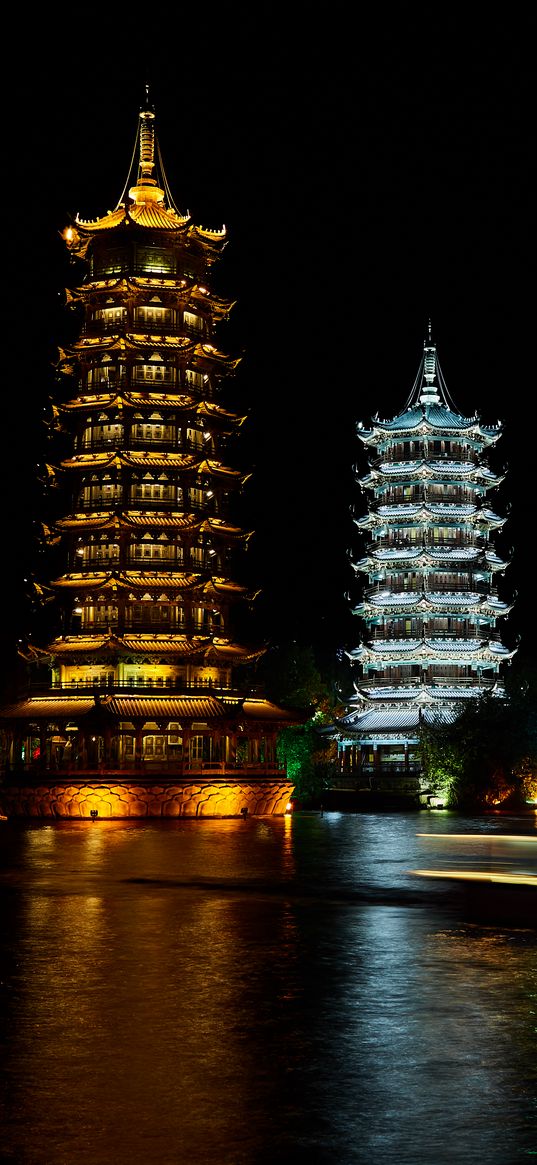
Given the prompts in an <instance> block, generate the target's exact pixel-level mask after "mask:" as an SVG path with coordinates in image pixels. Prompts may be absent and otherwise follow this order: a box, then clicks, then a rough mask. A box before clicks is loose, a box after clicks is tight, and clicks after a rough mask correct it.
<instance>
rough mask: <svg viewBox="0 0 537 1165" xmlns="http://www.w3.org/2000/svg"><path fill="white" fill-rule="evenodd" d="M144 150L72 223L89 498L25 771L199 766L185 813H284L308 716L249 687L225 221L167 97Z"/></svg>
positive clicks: (63, 467) (67, 538) (80, 465)
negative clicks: (290, 734)
mask: <svg viewBox="0 0 537 1165" xmlns="http://www.w3.org/2000/svg"><path fill="white" fill-rule="evenodd" d="M135 159H137V161H135V162H134V164H133V168H132V170H131V173H130V174H129V178H128V180H127V184H126V187H125V190H124V192H123V194H122V196H121V199H120V201H119V203H118V205H117V207H116V209H115V210H114V211H112V212H109V213H108V214H107V215H105V216H104V217H103V218H99V219H97V220H95V221H92V222H88V221H82V220H80V219H79V218H77V219H76V220H75V221H74V222H73V224H72V226H70V227H68V228H67V229H66V230H65V232H64V239H65V242H66V245H67V247H68V249H69V251H70V253H71V256H72V258H73V261H74V264H75V270H76V271H77V272H78V271H81V272H83V279H82V281H81V283H80V285H79V286H77V287H76V288H75V289H72V290H71V291H69V292H68V293H67V294H68V302H69V304H70V305H71V307H72V309H73V310H74V311H75V312H76V313H77V315H78V318H79V319H80V322H81V333H80V336H79V339H78V340H77V341H76V342H75V343H73V345H72V347H71V348H70V349H69V350H66V351H62V352H61V353H60V362H59V372H60V374H61V379H62V380H63V383H64V386H65V387H64V391H63V392H62V403H59V404H58V405H57V406H56V407H55V415H56V422H57V425H58V427H59V428H60V429H62V430H63V431H64V432H65V433H67V434H68V436H69V449H70V453H69V456H66V457H65V458H64V459H63V460H62V461H61V464H59V465H58V466H57V467H56V468H55V469H51V472H54V473H56V474H57V476H58V478H59V479H60V482H61V483H62V484H63V486H64V489H65V490H66V494H65V496H69V497H70V502H69V503H68V505H67V506H66V510H65V512H63V514H62V516H61V517H60V518H59V519H58V520H57V522H56V523H55V528H54V529H53V530H51V531H50V532H49V533H50V539H51V540H52V541H54V540H57V539H58V538H60V539H61V542H62V544H63V546H64V548H65V564H66V565H65V569H64V571H63V572H62V573H60V574H59V576H58V577H56V578H55V579H54V580H53V581H52V582H51V584H50V587H49V590H50V593H53V594H54V595H55V596H56V600H57V601H58V603H59V604H60V606H61V608H62V612H63V625H62V633H61V634H60V635H58V637H57V638H55V639H54V641H53V642H52V643H51V644H49V646H48V648H47V653H48V655H49V657H50V664H51V685H50V686H49V688H48V690H47V691H46V692H45V693H44V694H42V695H39V696H37V695H33V696H31V697H29V698H28V699H27V700H26V701H24V702H21V703H19V704H17V705H14V706H12V707H11V708H9V709H4V713H3V716H4V721H5V722H6V724H7V726H8V733H9V756H8V765H9V771H11V772H23V773H25V774H28V773H29V774H31V775H32V776H33V777H36V778H37V776H39V777H40V778H41V777H43V776H44V775H45V774H46V773H49V774H50V773H51V772H55V773H59V774H62V779H63V774H65V778H66V779H67V778H68V777H73V776H75V775H76V776H77V778H80V780H82V779H83V778H82V774H84V775H86V776H87V777H88V778H89V776H91V775H94V774H96V773H98V774H99V776H100V778H101V777H102V776H103V774H106V775H107V777H108V778H110V776H111V775H114V776H115V777H118V778H125V780H128V779H132V778H136V779H137V781H138V784H139V783H140V781H141V780H142V781H143V780H145V779H146V778H150V777H153V778H154V779H155V780H157V779H158V780H160V781H161V784H162V779H163V778H171V777H173V780H174V781H175V783H176V784H177V780H178V778H187V779H188V781H190V782H191V780H192V779H194V778H195V779H196V781H197V784H198V785H199V786H200V788H202V793H201V794H200V796H199V797H196V798H195V803H194V809H192V803H191V800H190V792H189V794H188V796H186V795H185V797H186V799H183V800H181V788H180V786H177V787H178V788H179V793H178V794H177V796H176V798H175V800H174V801H173V804H174V805H175V806H176V808H175V809H173V810H170V812H176V809H177V806H179V811H180V812H193V811H194V812H209V811H211V806H212V809H214V810H215V811H218V812H219V813H220V812H227V811H230V812H240V811H241V809H242V810H244V808H246V809H248V810H249V811H253V812H261V811H262V812H267V811H272V812H281V811H282V809H283V808H284V807H285V803H286V802H287V799H288V797H289V793H290V786H289V785H288V783H287V782H286V780H285V775H284V774H283V773H282V772H281V770H280V769H279V767H278V763H277V760H276V736H277V731H278V729H279V728H280V726H281V725H282V724H283V723H285V722H287V721H288V720H289V719H291V717H290V715H288V714H287V713H285V712H284V711H283V710H281V709H279V708H276V707H275V706H274V705H271V704H270V703H269V702H268V701H266V700H264V699H263V698H261V697H259V696H257V695H255V694H253V693H252V691H251V689H250V688H249V686H248V685H249V681H248V680H247V679H243V680H241V669H242V674H243V676H244V675H245V674H247V673H248V665H251V664H252V663H253V662H254V661H255V659H256V658H257V657H258V656H259V655H260V654H261V652H258V651H255V650H250V649H248V648H246V647H244V646H242V645H241V644H238V643H236V642H234V640H233V635H232V629H231V611H232V606H233V604H234V603H235V602H237V601H240V600H242V601H244V600H245V599H247V598H248V596H247V595H246V593H245V588H244V587H243V586H241V585H239V584H238V583H237V582H235V581H233V578H232V577H230V566H231V562H232V559H233V555H234V553H235V551H236V550H237V549H240V548H241V547H244V545H245V542H246V541H247V538H248V536H249V535H248V533H245V532H244V531H243V530H241V529H240V528H239V527H238V526H236V525H235V524H234V523H233V521H232V520H231V519H230V517H229V510H230V501H231V499H232V497H233V495H234V494H235V493H236V492H237V491H238V490H240V489H241V487H242V485H243V484H244V481H245V480H246V475H245V474H243V473H242V472H241V471H240V470H238V469H236V468H234V467H232V466H230V465H228V464H227V463H226V443H227V442H228V440H229V438H230V437H232V435H233V434H235V433H236V432H237V430H238V429H239V428H240V426H241V424H242V421H243V419H244V418H241V417H240V416H237V415H235V414H234V413H232V412H230V411H228V410H227V409H225V408H224V407H222V405H221V404H220V403H219V401H218V396H219V387H220V383H221V381H222V380H223V378H224V377H225V376H226V375H228V374H229V373H231V372H233V370H234V368H235V367H236V364H237V363H238V361H234V360H231V359H229V358H228V357H227V356H225V355H224V354H223V353H222V352H221V351H220V349H219V347H218V346H217V343H216V340H215V329H216V326H217V325H218V324H219V323H220V322H221V321H223V320H225V319H226V318H227V316H228V314H229V311H230V309H231V307H232V304H231V303H230V302H228V301H226V300H223V299H222V298H220V297H218V296H217V295H216V294H215V293H214V292H213V290H212V289H211V283H212V280H211V272H212V268H213V264H214V263H215V261H216V260H217V259H218V257H219V255H220V254H221V251H222V249H223V247H224V246H225V243H226V232H225V229H222V230H216V231H214V230H207V229H204V228H201V227H197V226H195V225H194V224H193V223H192V221H191V219H190V217H189V216H188V215H183V214H181V213H180V212H179V211H178V210H177V208H176V206H175V205H174V203H173V200H172V197H171V194H170V192H169V189H168V186H167V182H166V178H165V174H164V171H163V168H162V164H161V160H160V155H159V152H158V145H157V139H156V135H155V119H154V112H153V110H152V109H151V108H150V107H148V106H147V107H146V108H145V109H144V110H143V111H142V112H141V113H140V118H139V127H138V138H137V146H136V149H135ZM65 483H67V485H65ZM37 654H38V655H39V657H40V658H41V659H42V658H43V657H42V655H40V653H37ZM243 777H248V778H249V779H250V780H251V781H255V782H257V784H256V789H257V792H256V793H255V795H252V796H251V797H250V793H249V792H248V790H246V786H245V785H244V783H243V784H240V782H239V785H238V787H237V781H238V780H239V778H241V780H242V778H243ZM215 779H216V780H217V781H218V780H220V781H222V782H224V783H225V784H226V787H230V780H231V783H232V784H233V780H232V779H234V780H235V785H234V786H233V788H234V794H233V797H232V798H231V800H230V799H229V798H227V800H226V798H225V797H224V800H223V801H222V797H220V798H218V797H216V799H215V797H211V795H210V794H209V793H208V791H207V785H206V784H205V785H204V783H203V782H204V781H206V782H210V781H213V783H214V780H215ZM200 781H201V783H200ZM109 783H110V782H109ZM189 787H190V786H189ZM245 790H246V791H245ZM259 790H261V791H259ZM235 794H236V796H235ZM75 800H76V799H75ZM120 800H121V798H120ZM123 800H124V799H123ZM57 803H58V804H59V802H57ZM90 803H91V804H93V802H92V801H91V798H90V799H89V800H88V799H87V798H86V801H84V804H85V805H86V809H88V807H89V805H90ZM168 803H169V797H167V795H164V794H163V798H162V799H161V801H160V802H159V804H162V805H164V804H168ZM69 804H70V802H69ZM76 804H78V805H80V804H81V802H80V798H79V799H78V801H76ZM132 804H133V801H132V798H131V799H130V801H129V799H128V798H127V810H128V812H131V811H132ZM144 804H147V799H146V801H145V802H144ZM187 804H188V805H190V808H187V809H185V805H187ZM129 806H130V807H129ZM204 806H205V808H203V807H204ZM216 806H219V807H218V808H217V809H216V808H215V807H216ZM153 807H154V808H155V806H153ZM88 811H89V809H88ZM119 811H120V812H122V813H123V812H125V810H124V808H121V809H120V810H119ZM143 811H144V812H147V808H146V809H145V810H143ZM155 811H158V812H161V810H160V809H158V808H157V809H156V810H155ZM69 812H75V813H76V812H77V809H76V807H75V808H74V809H73V810H69Z"/></svg>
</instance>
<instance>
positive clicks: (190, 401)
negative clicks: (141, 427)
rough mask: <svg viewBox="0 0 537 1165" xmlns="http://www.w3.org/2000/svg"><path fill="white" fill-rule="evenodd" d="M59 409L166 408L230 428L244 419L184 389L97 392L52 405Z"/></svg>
mask: <svg viewBox="0 0 537 1165" xmlns="http://www.w3.org/2000/svg"><path fill="white" fill-rule="evenodd" d="M55 407H56V408H57V409H58V412H59V413H65V414H69V413H72V412H92V411H93V412H108V411H109V410H114V411H115V410H118V411H121V410H122V409H124V408H125V409H129V408H130V409H138V410H139V409H153V410H154V409H168V410H169V411H175V412H185V413H192V414H193V415H196V416H199V417H203V418H204V419H205V420H208V421H210V422H214V421H216V422H217V423H219V424H220V423H221V424H224V425H227V426H229V427H230V429H231V428H240V427H241V425H243V424H244V422H245V420H246V419H247V418H246V417H245V416H239V415H238V414H237V413H231V412H229V411H228V410H227V409H223V408H221V407H220V405H217V404H213V403H212V401H206V400H202V401H200V400H198V399H196V398H194V397H193V396H190V395H189V394H187V393H181V394H179V393H163V392H123V393H115V392H109V393H106V394H105V393H102V394H100V395H99V396H79V397H76V398H74V399H73V400H70V401H67V402H65V403H64V404H59V405H56V406H55Z"/></svg>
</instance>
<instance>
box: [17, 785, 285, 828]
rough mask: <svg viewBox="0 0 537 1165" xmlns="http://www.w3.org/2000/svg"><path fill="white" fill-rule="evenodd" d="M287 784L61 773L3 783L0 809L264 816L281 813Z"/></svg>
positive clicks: (34, 813)
mask: <svg viewBox="0 0 537 1165" xmlns="http://www.w3.org/2000/svg"><path fill="white" fill-rule="evenodd" d="M292 792H293V785H292V784H291V782H290V781H287V780H285V779H284V778H278V777H275V778H266V779H265V780H250V781H248V780H244V781H238V780H233V779H232V778H231V777H230V779H229V780H226V779H225V778H221V779H219V780H215V779H214V778H213V779H210V778H207V779H203V778H201V779H192V778H190V779H189V780H175V781H173V782H172V781H170V780H168V779H166V778H161V779H160V780H159V778H158V776H155V777H152V778H151V779H149V780H148V779H147V778H146V779H144V780H143V781H137V780H133V779H132V778H130V779H128V780H127V779H123V780H122V779H119V778H112V780H110V779H108V780H107V779H103V780H101V779H95V780H91V779H80V778H78V779H77V778H73V777H66V778H65V779H64V780H59V779H58V778H56V779H55V780H54V781H50V782H48V781H40V782H39V783H37V782H35V783H33V782H29V781H25V782H24V784H23V783H21V784H20V785H17V784H10V785H4V786H3V788H2V789H1V790H0V810H1V811H2V813H5V814H7V816H8V817H33V818H35V817H38V818H48V817H53V818H60V819H62V820H72V821H73V820H79V819H80V818H95V817H99V818H107V819H110V818H125V817H128V818H135V817H247V816H250V815H251V816H252V817H265V816H278V815H282V814H284V813H285V811H286V809H287V807H288V804H289V800H290V797H291V795H292Z"/></svg>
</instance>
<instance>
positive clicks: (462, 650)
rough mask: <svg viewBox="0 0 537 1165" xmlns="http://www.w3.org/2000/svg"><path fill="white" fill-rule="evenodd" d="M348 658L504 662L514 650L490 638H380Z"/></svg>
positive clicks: (377, 660)
mask: <svg viewBox="0 0 537 1165" xmlns="http://www.w3.org/2000/svg"><path fill="white" fill-rule="evenodd" d="M347 654H348V656H349V659H352V660H356V661H359V662H360V663H373V664H377V665H378V666H379V667H381V666H383V665H384V664H385V663H388V662H390V661H395V662H397V661H400V660H403V659H405V658H406V659H407V661H408V662H409V663H410V662H412V660H413V659H418V660H422V659H427V660H429V662H434V661H435V660H437V661H438V662H439V663H442V662H446V663H448V662H450V661H453V662H455V663H465V664H467V663H468V662H470V663H478V662H479V663H488V662H491V663H492V662H494V663H496V662H497V663H502V662H503V661H506V660H508V659H512V658H513V656H514V655H515V651H509V650H508V649H507V648H506V647H504V646H503V644H499V643H498V644H496V643H495V644H493V643H489V642H487V640H485V639H484V640H464V639H463V640H448V639H443V640H437V641H435V640H434V639H433V640H405V639H402V640H399V641H393V640H391V641H388V640H383V641H379V643H378V646H374V645H373V644H371V643H370V644H368V645H367V646H366V645H365V644H364V645H362V646H360V647H358V648H355V649H354V650H353V651H352V652H348V653H347Z"/></svg>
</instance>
